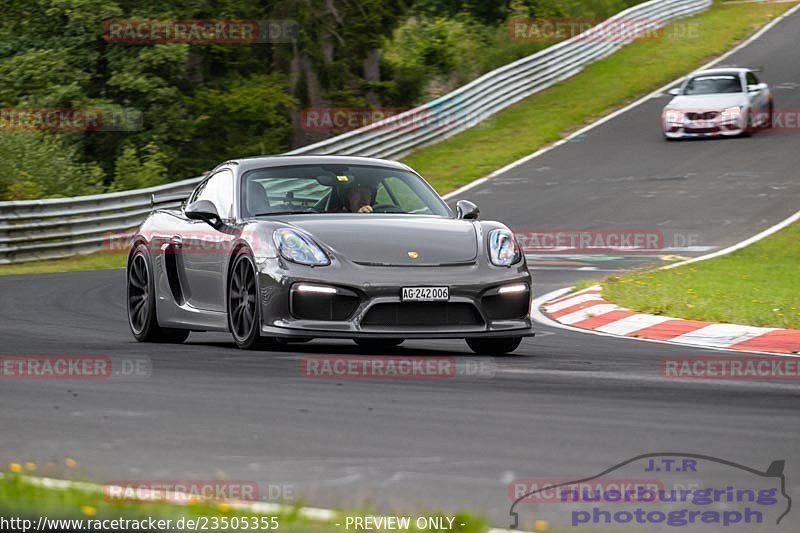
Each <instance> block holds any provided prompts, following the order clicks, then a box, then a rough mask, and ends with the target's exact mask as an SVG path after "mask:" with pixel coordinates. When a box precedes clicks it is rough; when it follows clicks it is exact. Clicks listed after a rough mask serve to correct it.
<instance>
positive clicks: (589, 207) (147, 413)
mask: <svg viewBox="0 0 800 533" xmlns="http://www.w3.org/2000/svg"><path fill="white" fill-rule="evenodd" d="M798 35H800V15H797V14H795V15H794V16H792V17H789V18H787V19H786V20H785V21H783V22H782V23H780V24H779V25H778V26H776V27H775V28H774V29H773V30H771V31H770V32H768V33H767V34H765V35H764V36H763V37H762V38H761V39H760V40H759V41H758V42H756V43H754V44H752V45H750V46H748V47H747V48H745V49H743V50H742V51H741V52H739V53H737V54H736V55H735V56H733V57H731V58H730V59H729V60H727V61H726V62H725V63H726V64H739V65H763V66H764V68H765V72H764V73H763V74H762V77H763V78H764V80H765V81H767V82H768V83H770V85H771V86H772V87H773V89H774V93H775V101H776V108H778V109H782V108H792V109H800V61H798V60H797V57H798V56H797V53H798V52H797V36H798ZM665 102H666V97H657V98H654V99H652V100H650V101H647V102H646V103H644V104H643V105H640V106H638V107H636V108H634V109H633V110H631V111H630V112H627V113H625V114H623V115H621V116H619V117H617V118H615V119H613V120H611V121H609V122H607V123H605V124H603V125H602V126H600V127H598V128H595V129H593V130H591V131H589V132H588V133H587V134H586V135H585V136H583V137H581V138H580V139H576V140H575V142H570V143H567V144H565V145H563V146H561V147H559V148H557V149H555V150H553V151H550V152H548V153H546V154H544V155H542V156H541V157H538V158H535V159H533V160H531V161H529V162H527V163H526V164H523V165H521V166H518V167H515V168H513V169H512V170H510V171H508V172H507V173H505V174H503V175H502V176H499V177H497V178H495V179H493V180H491V181H489V182H487V183H486V184H484V185H482V186H480V187H477V188H474V189H471V190H469V191H467V192H466V193H465V194H464V195H463V197H464V198H466V199H469V200H472V201H475V202H476V203H477V204H478V205H479V206H480V208H481V213H482V217H484V218H499V219H501V220H503V221H504V222H506V223H508V225H509V226H510V227H512V228H514V229H515V230H516V231H520V230H524V229H558V228H567V229H575V228H581V229H614V228H629V229H656V230H661V231H663V232H664V233H665V234H666V235H667V236H668V237H669V239H670V240H671V241H670V242H673V241H674V243H675V244H676V249H677V251H675V252H674V253H675V254H677V255H683V256H690V255H697V254H699V253H701V252H702V253H705V252H707V251H710V250H714V249H719V248H721V247H725V246H728V245H731V244H733V243H735V242H738V241H740V240H742V239H744V238H746V237H749V236H751V235H753V234H755V233H757V232H759V231H761V230H763V229H765V228H767V227H769V226H771V225H773V224H775V223H777V222H779V221H780V220H782V219H783V218H785V217H787V216H789V215H790V214H792V213H793V212H795V211H797V209H798V201H797V200H798V198H800V179H798V169H800V150H798V147H800V131H767V132H760V133H758V134H756V135H755V136H753V137H752V138H749V139H731V140H719V141H716V140H712V141H691V142H679V143H667V142H665V141H663V140H662V138H661V134H660V130H659V122H658V118H659V113H660V108H661V107H662V106H663V105H664V103H665ZM689 242H691V244H692V245H695V246H697V247H698V248H688V247H687V246H685V245H686V244H687V243H689ZM668 244H670V243H668ZM681 248H682V249H681ZM532 259H533V260H532V261H531V267H532V269H533V271H534V279H535V288H536V292H537V294H539V295H541V294H543V293H544V292H547V291H551V290H553V289H557V288H560V287H564V286H567V285H568V284H570V283H571V282H573V281H575V280H578V279H585V278H587V277H593V276H601V275H604V274H606V273H607V272H608V271H613V270H617V269H622V268H629V267H630V266H635V265H640V264H643V263H646V262H658V263H663V260H662V259H660V258H659V257H658V256H645V257H633V258H631V257H625V256H616V257H614V256H611V257H608V258H606V259H607V260H606V261H603V262H600V263H598V262H591V261H585V260H582V259H578V260H577V261H571V260H565V259H564V258H555V259H553V258H542V257H534V258H532ZM0 294H2V300H0V354H3V355H102V356H109V357H111V358H112V359H113V360H115V361H117V360H122V359H129V358H136V357H141V358H145V359H146V360H149V362H150V363H151V365H152V372H151V375H149V376H131V377H127V378H125V377H119V376H117V377H112V378H111V379H106V380H96V381H86V380H84V381H60V380H52V381H34V380H3V381H2V383H0V404H1V405H2V408H0V461H5V462H8V461H11V460H17V461H26V460H35V461H37V462H38V463H46V462H47V461H48V460H58V459H59V458H63V457H65V456H70V457H74V458H75V459H77V460H78V461H79V462H80V463H81V465H82V467H83V470H82V471H81V475H83V476H85V477H87V478H89V479H93V480H98V481H104V480H120V479H213V478H215V477H217V476H220V475H225V476H227V477H228V478H229V479H238V480H252V481H255V482H257V483H258V484H259V485H260V487H261V491H262V495H263V496H264V497H269V496H274V495H275V494H276V493H280V495H283V496H289V497H302V498H303V500H304V501H305V502H306V503H307V504H310V505H313V506H316V507H331V506H343V505H360V504H365V503H369V504H373V505H375V506H376V507H377V508H378V509H380V510H389V509H407V510H408V509H413V510H419V509H420V508H442V509H446V510H455V509H470V510H473V511H475V512H478V513H486V514H488V515H490V516H491V517H492V522H493V523H495V524H497V525H501V526H507V525H508V524H509V519H508V509H509V506H510V504H511V503H512V500H511V498H509V495H508V486H509V482H511V481H512V480H513V479H580V478H582V477H587V476H589V475H592V474H595V473H598V472H600V471H602V470H605V469H606V468H608V467H610V466H612V465H614V464H616V463H618V462H620V461H623V460H625V459H628V458H630V457H633V456H636V455H639V454H644V453H651V452H687V453H700V454H708V455H714V456H718V457H722V458H725V459H728V460H730V461H735V462H738V463H741V464H745V465H750V466H752V467H754V468H759V469H766V468H767V466H768V465H769V463H770V462H771V461H772V460H773V459H786V461H787V463H786V471H785V473H786V477H787V491H788V492H790V493H791V492H792V491H794V492H795V493H796V492H797V491H798V489H800V461H799V459H800V458H798V450H800V416H798V412H799V411H800V388H799V387H798V386H796V384H795V383H792V382H785V383H764V382H761V383H755V382H714V383H708V382H705V383H704V382H679V381H670V380H665V379H662V378H661V377H660V374H659V361H660V360H661V358H663V357H665V356H669V355H702V354H711V355H714V354H720V353H721V352H714V351H707V350H700V349H690V348H684V347H678V346H672V345H666V344H654V343H648V342H639V341H635V340H624V339H614V338H608V337H600V336H595V335H588V334H580V333H573V332H569V331H565V330H561V329H552V328H548V327H545V326H540V327H539V335H538V336H537V337H535V338H533V339H526V340H525V341H524V342H523V344H522V345H521V346H520V348H519V349H518V350H517V352H516V353H515V354H514V355H513V356H508V357H502V358H494V359H486V358H478V357H476V356H474V355H472V354H471V352H470V351H469V350H468V348H467V346H466V344H464V343H463V342H462V341H432V342H420V341H413V342H406V343H405V344H403V345H402V347H400V348H398V349H397V350H395V351H393V352H392V353H397V354H409V355H452V354H455V355H456V356H457V358H458V361H459V363H460V364H466V363H467V362H469V361H471V360H472V361H474V362H476V363H483V364H484V365H486V368H487V369H489V372H488V373H486V374H485V375H481V376H456V377H453V378H450V379H433V380H388V379H382V380H381V379H376V380H362V379H309V378H306V377H304V376H303V375H302V372H301V361H302V358H303V357H304V356H305V355H308V354H318V353H322V354H351V353H352V354H355V353H357V351H356V349H355V345H353V344H352V343H350V342H322V341H315V342H313V343H310V344H304V345H291V346H289V347H288V348H287V350H286V351H284V352H275V353H271V352H244V351H241V350H237V349H236V348H235V347H234V346H233V343H232V341H231V339H230V337H229V336H227V335H221V334H198V333H194V334H192V335H191V336H190V338H189V340H188V341H187V342H186V344H184V345H177V346H175V345H147V344H139V343H136V342H135V341H134V339H133V338H132V336H131V334H130V332H129V330H128V326H127V323H126V319H125V308H124V301H123V300H124V272H123V271H122V270H114V271H99V272H79V273H65V274H52V275H41V276H31V277H22V276H14V277H0ZM523 512H525V511H524V509H523ZM541 512H542V513H545V514H543V515H542V516H546V513H547V512H548V511H546V510H544V511H541ZM796 514H797V513H795V515H796ZM787 520H788V526H787V527H788V529H786V528H785V529H784V530H786V531H791V530H796V525H795V526H794V527H792V524H797V523H798V522H800V519H798V518H797V517H796V516H794V517H793V516H792V515H789V516H788V518H787Z"/></svg>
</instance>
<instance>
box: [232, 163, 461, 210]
mask: <svg viewBox="0 0 800 533" xmlns="http://www.w3.org/2000/svg"><path fill="white" fill-rule="evenodd" d="M241 190H242V198H241V201H242V204H241V205H242V213H243V215H244V216H245V217H247V216H250V217H253V216H262V215H265V216H267V215H278V214H282V215H283V214H300V213H331V214H333V213H396V214H418V215H436V216H442V217H449V216H450V211H449V209H448V208H447V205H446V204H445V203H444V202H443V201H442V200H441V198H439V195H437V194H436V193H435V192H434V191H433V190H432V189H431V188H430V187H429V186H428V185H427V184H426V183H425V182H424V181H423V180H422V179H420V177H419V176H417V175H416V174H414V173H413V172H409V171H407V170H402V169H395V168H388V167H379V166H367V165H337V164H322V165H292V166H282V167H268V168H261V169H256V170H251V171H248V172H246V173H245V174H244V176H243V178H242V188H241Z"/></svg>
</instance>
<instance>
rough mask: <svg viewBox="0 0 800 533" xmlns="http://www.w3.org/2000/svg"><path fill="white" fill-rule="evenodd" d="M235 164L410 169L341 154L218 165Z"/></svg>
mask: <svg viewBox="0 0 800 533" xmlns="http://www.w3.org/2000/svg"><path fill="white" fill-rule="evenodd" d="M230 165H236V166H238V167H239V171H240V172H244V171H247V170H250V169H254V168H264V167H281V166H287V165H374V166H380V167H388V168H396V169H402V170H411V169H410V168H409V167H408V166H407V165H404V164H403V163H400V162H398V161H391V160H389V159H378V158H375V157H359V156H343V155H274V156H256V157H244V158H240V159H231V160H229V161H225V162H224V163H222V164H221V165H219V166H230Z"/></svg>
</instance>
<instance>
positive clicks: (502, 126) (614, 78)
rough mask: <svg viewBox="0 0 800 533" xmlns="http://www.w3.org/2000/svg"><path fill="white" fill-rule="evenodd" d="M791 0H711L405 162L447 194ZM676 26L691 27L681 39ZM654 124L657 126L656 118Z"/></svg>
mask: <svg viewBox="0 0 800 533" xmlns="http://www.w3.org/2000/svg"><path fill="white" fill-rule="evenodd" d="M793 5H794V3H782V4H773V3H766V4H760V3H747V4H735V5H725V4H723V3H720V2H716V3H715V4H714V6H713V7H712V8H711V9H709V10H708V11H706V12H704V13H701V14H700V15H697V16H694V17H691V18H686V19H681V20H679V21H675V22H673V23H672V24H670V25H669V27H668V28H667V31H665V33H664V37H663V38H662V39H660V40H651V41H639V42H635V43H633V44H630V45H628V46H626V47H624V48H622V49H621V50H620V51H618V52H617V53H615V54H613V55H611V56H610V57H608V58H606V59H603V60H601V61H598V62H597V63H593V64H592V65H590V66H588V67H587V68H586V69H585V70H584V71H583V72H581V73H580V74H578V75H576V76H574V77H572V78H570V79H569V80H567V81H565V82H563V83H560V84H558V85H556V86H554V87H551V88H549V89H547V90H545V91H543V92H541V93H538V94H535V95H533V96H530V97H528V98H526V99H525V100H523V101H521V102H519V103H517V104H515V105H513V106H511V107H509V108H507V109H505V110H503V111H502V112H500V113H498V114H497V115H495V116H494V117H492V118H490V119H488V120H487V121H485V122H484V123H481V124H480V125H478V126H476V127H474V128H472V129H470V130H467V131H465V132H463V133H461V134H459V135H456V136H454V137H452V138H450V139H448V140H445V141H443V142H441V143H439V144H436V145H433V146H430V147H427V148H423V149H420V150H418V151H416V152H414V153H412V154H411V155H409V156H408V157H406V158H405V159H404V162H405V163H407V164H409V165H410V166H411V167H412V168H414V169H416V170H417V171H418V172H420V173H421V174H422V175H423V176H425V178H426V179H428V180H429V181H430V182H431V184H432V185H433V186H434V187H435V188H436V189H437V190H438V191H439V192H440V193H444V192H447V191H451V190H453V189H455V188H457V187H460V186H462V185H465V184H467V183H469V182H470V181H473V180H475V179H477V178H480V177H482V176H485V175H486V174H488V173H490V172H491V171H493V170H496V169H498V168H500V167H502V166H504V165H507V164H509V163H511V162H513V161H515V160H517V159H519V158H521V157H524V156H526V155H528V154H530V153H532V152H534V151H536V150H537V149H539V148H541V147H543V146H545V145H547V144H550V143H552V142H554V141H556V140H558V139H560V138H562V137H565V136H567V135H568V134H569V133H570V132H572V131H575V130H577V129H579V128H580V127H582V126H584V125H585V124H587V123H589V122H592V121H593V120H595V119H597V118H599V117H601V116H603V115H605V114H607V113H609V112H611V111H612V110H614V109H617V108H620V107H622V106H624V105H626V104H627V103H629V102H630V101H632V100H634V99H636V98H638V97H640V96H642V95H644V94H647V93H648V92H650V91H653V90H655V89H657V88H658V87H661V86H662V85H664V84H666V83H668V82H670V81H671V80H673V79H675V78H678V77H679V76H681V75H683V74H686V73H687V72H690V71H691V70H692V69H695V68H697V67H699V66H701V65H703V64H705V63H706V62H708V61H709V60H710V59H712V58H714V57H716V56H719V55H720V54H722V53H723V52H725V51H726V50H729V49H730V48H732V47H733V46H734V45H735V44H736V43H737V42H739V41H741V40H742V39H744V38H746V37H747V36H748V35H750V34H752V33H753V32H754V31H756V30H757V29H758V28H760V27H761V26H763V25H764V24H766V23H767V22H769V21H770V20H771V19H773V18H774V17H776V16H778V15H780V14H781V13H783V12H784V11H786V10H788V9H789V8H790V7H792V6H793ZM670 28H673V29H672V30H670ZM676 28H688V29H692V28H693V30H692V31H691V33H689V34H688V36H685V35H681V33H680V32H679V31H678V30H677V29H676ZM653 124H654V126H653V127H658V117H653Z"/></svg>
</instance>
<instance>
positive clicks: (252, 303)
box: [228, 249, 277, 350]
mask: <svg viewBox="0 0 800 533" xmlns="http://www.w3.org/2000/svg"><path fill="white" fill-rule="evenodd" d="M228 329H230V331H231V335H233V340H234V342H235V343H236V346H238V347H239V348H242V349H243V350H259V349H270V348H275V347H277V343H276V342H275V339H271V338H266V337H262V336H261V331H260V330H261V305H260V304H259V301H258V281H257V279H256V268H255V264H254V263H253V259H252V258H251V256H250V253H249V252H248V251H247V250H246V249H242V250H239V251H238V252H237V255H236V257H235V259H234V260H233V266H232V267H231V271H230V273H229V275H228Z"/></svg>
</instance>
